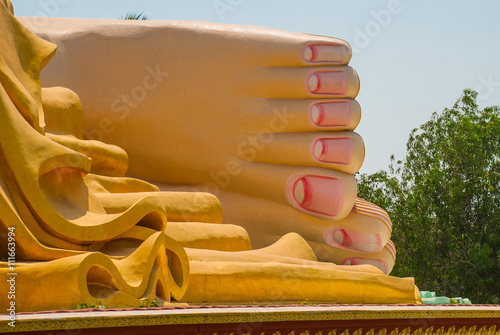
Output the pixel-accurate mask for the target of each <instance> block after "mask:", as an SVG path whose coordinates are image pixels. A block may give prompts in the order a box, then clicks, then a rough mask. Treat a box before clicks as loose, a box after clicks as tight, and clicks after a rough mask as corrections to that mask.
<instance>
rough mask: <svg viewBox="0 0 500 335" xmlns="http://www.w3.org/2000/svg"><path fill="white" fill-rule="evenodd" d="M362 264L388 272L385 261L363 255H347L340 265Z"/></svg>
mask: <svg viewBox="0 0 500 335" xmlns="http://www.w3.org/2000/svg"><path fill="white" fill-rule="evenodd" d="M362 264H370V265H373V266H375V267H377V268H379V269H380V270H382V271H383V272H384V273H385V274H388V266H387V263H386V262H384V261H381V260H378V259H369V258H364V257H349V258H346V259H344V261H343V262H342V265H362Z"/></svg>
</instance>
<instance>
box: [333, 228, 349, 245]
mask: <svg viewBox="0 0 500 335" xmlns="http://www.w3.org/2000/svg"><path fill="white" fill-rule="evenodd" d="M333 239H334V240H335V242H337V243H338V244H339V245H341V246H343V247H349V246H350V245H351V244H352V240H351V238H350V237H349V235H347V233H346V231H345V230H344V229H338V230H336V231H335V232H334V233H333Z"/></svg>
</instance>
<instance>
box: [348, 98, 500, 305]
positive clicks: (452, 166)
mask: <svg viewBox="0 0 500 335" xmlns="http://www.w3.org/2000/svg"><path fill="white" fill-rule="evenodd" d="M476 98H477V92H474V91H472V90H468V89H466V90H464V92H463V94H462V96H461V97H460V98H459V99H458V100H457V102H456V103H455V105H454V106H453V107H452V108H450V109H448V108H447V109H445V110H444V111H443V112H442V113H434V114H433V115H432V118H431V120H429V121H428V122H426V123H424V124H423V125H421V126H420V127H419V128H416V129H414V130H413V131H412V132H411V133H410V137H409V140H408V142H407V147H406V149H407V153H406V158H405V159H404V160H403V161H398V162H396V161H394V157H392V158H391V165H390V167H389V171H388V172H386V171H379V172H377V173H374V174H372V175H366V174H363V175H359V176H358V183H359V195H360V197H363V198H365V199H367V200H369V201H372V202H374V203H376V204H379V205H380V206H381V207H383V208H385V209H386V210H387V211H388V212H389V215H391V218H392V220H393V225H394V234H393V240H394V242H395V243H396V245H397V248H398V259H397V262H396V266H395V268H394V271H393V273H392V274H393V275H396V276H413V277H415V280H416V283H417V286H419V288H420V289H425V290H433V291H437V292H438V293H439V294H442V295H448V296H458V295H460V296H467V297H469V298H470V299H471V300H472V302H474V303H500V299H499V297H500V113H499V111H500V109H499V107H498V106H492V107H487V108H484V109H483V110H480V109H479V108H478V105H477V103H476Z"/></svg>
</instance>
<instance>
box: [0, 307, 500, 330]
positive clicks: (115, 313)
mask: <svg viewBox="0 0 500 335" xmlns="http://www.w3.org/2000/svg"><path fill="white" fill-rule="evenodd" d="M8 322H9V320H8V315H6V314H3V315H0V333H15V334H53V335H56V334H57V335H59V334H120V335H127V334H185V335H188V334H200V335H201V334H203V335H216V334H217V335H230V334H234V335H236V334H240V335H241V334H259V335H285V334H294V335H299V334H300V335H327V334H328V335H351V334H354V335H364V334H367V335H399V334H404V335H413V334H415V335H434V334H436V335H455V334H457V335H500V306H493V305H439V306H436V305H434V306H431V305H287V306H172V307H161V308H149V309H139V308H130V309H107V310H96V309H87V310H72V311H47V312H38V313H19V314H17V315H16V320H15V327H12V326H10V325H9V324H8Z"/></svg>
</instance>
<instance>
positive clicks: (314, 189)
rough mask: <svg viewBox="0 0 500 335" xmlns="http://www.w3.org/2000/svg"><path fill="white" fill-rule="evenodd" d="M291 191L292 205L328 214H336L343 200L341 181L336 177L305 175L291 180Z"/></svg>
mask: <svg viewBox="0 0 500 335" xmlns="http://www.w3.org/2000/svg"><path fill="white" fill-rule="evenodd" d="M289 183H293V184H292V185H293V186H292V187H291V188H289V187H287V192H288V189H290V191H291V195H292V197H289V196H288V195H287V197H288V199H289V201H291V200H292V202H291V203H292V205H295V204H296V205H298V206H299V208H301V209H303V210H306V211H311V212H314V213H319V214H323V215H328V216H336V215H338V214H339V213H340V210H341V208H342V202H343V188H342V182H341V181H340V180H339V179H337V178H329V177H319V176H311V175H306V176H303V177H300V178H298V179H297V180H295V181H294V182H293V180H290V182H289Z"/></svg>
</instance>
